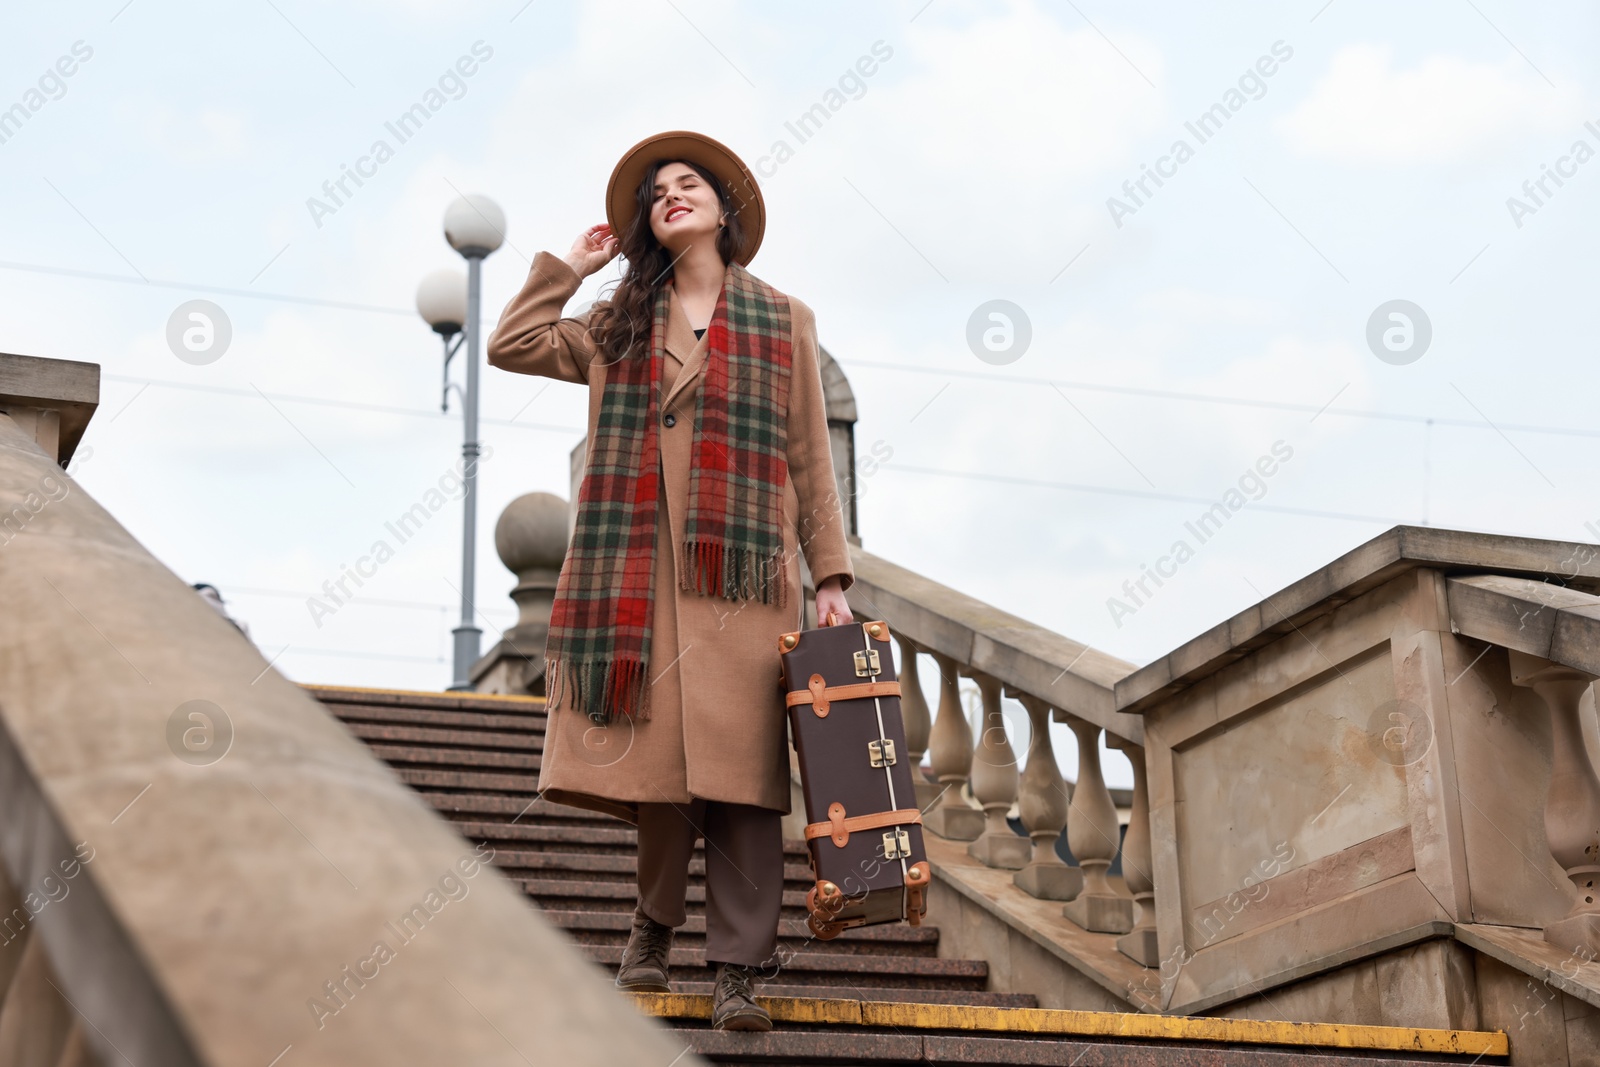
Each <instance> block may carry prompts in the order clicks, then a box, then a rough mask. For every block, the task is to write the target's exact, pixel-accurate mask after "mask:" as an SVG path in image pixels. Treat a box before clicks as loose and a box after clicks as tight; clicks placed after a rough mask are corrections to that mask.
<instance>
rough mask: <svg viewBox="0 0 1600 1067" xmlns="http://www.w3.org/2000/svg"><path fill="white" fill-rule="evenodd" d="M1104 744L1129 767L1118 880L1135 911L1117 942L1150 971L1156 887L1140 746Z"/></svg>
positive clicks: (1156, 958)
mask: <svg viewBox="0 0 1600 1067" xmlns="http://www.w3.org/2000/svg"><path fill="white" fill-rule="evenodd" d="M1106 744H1108V745H1110V746H1111V747H1112V748H1118V749H1121V750H1122V751H1123V752H1125V753H1127V756H1128V762H1129V763H1132V764H1133V812H1132V813H1131V814H1130V815H1129V817H1128V836H1127V837H1125V838H1123V839H1122V880H1123V881H1125V882H1127V883H1128V892H1129V893H1131V894H1133V904H1134V907H1135V909H1136V910H1137V915H1136V916H1135V920H1136V921H1135V922H1134V924H1133V929H1132V930H1130V931H1129V932H1128V933H1126V934H1124V935H1123V936H1121V937H1119V938H1117V948H1118V949H1120V950H1121V952H1122V954H1123V955H1124V956H1127V957H1128V958H1129V959H1131V960H1136V961H1137V962H1139V963H1141V964H1143V965H1144V966H1146V967H1154V966H1156V965H1157V964H1159V963H1160V962H1161V954H1160V953H1159V952H1158V951H1157V949H1156V883H1155V878H1154V877H1153V875H1152V873H1151V869H1152V863H1153V861H1152V858H1151V855H1150V789H1149V786H1148V785H1147V784H1146V783H1145V777H1144V774H1145V771H1144V746H1143V745H1136V744H1134V743H1133V742H1132V741H1129V740H1127V739H1126V738H1121V737H1117V736H1115V735H1112V734H1107V735H1106Z"/></svg>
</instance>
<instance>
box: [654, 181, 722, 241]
mask: <svg viewBox="0 0 1600 1067" xmlns="http://www.w3.org/2000/svg"><path fill="white" fill-rule="evenodd" d="M721 223H722V208H721V205H720V204H719V203H718V202H717V194H716V191H715V190H713V189H712V188H711V186H710V185H709V184H707V183H706V180H705V179H704V178H702V177H700V175H699V174H698V173H697V172H696V171H695V169H694V168H693V167H691V166H689V165H688V164H686V163H668V164H667V165H666V166H664V167H662V168H661V169H660V170H658V171H656V185H655V190H654V192H653V193H652V194H651V200H650V232H651V233H653V234H655V235H656V240H657V241H660V242H661V246H662V247H663V248H665V249H666V250H667V251H668V252H670V253H672V256H673V258H675V259H676V258H677V256H678V255H679V254H680V253H681V252H682V251H683V250H684V249H686V248H688V247H689V246H690V245H692V244H694V243H695V242H696V241H701V240H705V241H712V242H715V241H716V237H717V230H718V228H719V227H720V225H721Z"/></svg>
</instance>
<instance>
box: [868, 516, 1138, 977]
mask: <svg viewBox="0 0 1600 1067" xmlns="http://www.w3.org/2000/svg"><path fill="white" fill-rule="evenodd" d="M851 559H852V563H853V565H854V570H855V582H854V584H853V585H852V586H851V587H850V589H849V591H848V592H847V593H846V597H847V599H848V600H849V601H850V606H851V611H852V612H853V613H854V614H855V615H856V616H857V617H859V618H874V619H883V620H884V621H886V622H887V623H888V624H889V630H890V633H891V634H893V635H894V638H895V640H896V641H897V643H898V645H899V651H900V656H899V660H900V676H901V682H902V687H903V689H904V691H905V693H904V696H903V698H902V700H901V709H902V713H903V715H904V717H905V720H906V737H907V746H908V747H909V748H910V749H911V752H910V754H909V758H910V759H911V761H912V764H913V766H917V765H919V764H920V763H921V761H922V758H923V755H924V754H925V753H926V754H927V755H928V757H929V760H930V763H931V765H932V769H933V773H934V775H935V776H936V777H937V779H938V783H937V784H934V783H929V782H920V781H919V782H918V787H919V790H918V800H919V803H920V804H921V806H922V807H923V808H924V814H923V824H924V826H925V827H926V828H927V829H928V830H929V831H931V832H932V833H935V834H937V835H939V836H940V837H943V838H946V839H948V840H954V841H970V842H971V844H970V845H968V852H969V854H970V855H971V856H973V857H974V858H976V859H977V860H979V861H980V862H982V863H984V864H986V865H988V866H990V867H995V868H1000V869H1006V870H1013V871H1015V872H1016V874H1015V875H1014V876H1013V882H1014V884H1015V886H1016V887H1017V889H1018V891H1020V892H1023V893H1027V894H1029V895H1030V896H1033V897H1037V898H1040V899H1044V900H1061V901H1065V902H1066V903H1065V905H1064V908H1063V914H1064V915H1065V916H1066V917H1067V918H1068V919H1070V920H1071V921H1072V922H1074V923H1076V924H1078V925H1079V926H1081V927H1083V928H1084V929H1085V930H1089V931H1092V932H1096V933H1109V934H1120V935H1124V936H1122V937H1121V938H1120V940H1119V941H1118V943H1117V947H1118V948H1119V949H1121V950H1122V952H1123V953H1124V954H1126V955H1127V956H1129V957H1131V958H1132V959H1134V960H1136V961H1137V962H1139V963H1140V964H1142V965H1143V966H1146V967H1153V966H1155V965H1156V963H1157V962H1158V961H1157V957H1156V944H1155V926H1154V921H1155V909H1154V888H1155V887H1154V880H1153V878H1151V876H1150V870H1151V859H1150V827H1149V803H1148V799H1147V798H1146V799H1141V798H1144V797H1145V792H1144V790H1145V787H1144V780H1145V778H1144V752H1143V748H1142V745H1143V741H1144V723H1143V720H1142V719H1141V718H1140V717H1139V716H1137V715H1127V714H1123V713H1121V712H1118V711H1117V710H1116V706H1115V695H1114V687H1115V685H1116V682H1117V680H1118V679H1120V678H1122V677H1123V676H1124V675H1126V674H1128V673H1129V672H1130V671H1132V670H1133V669H1134V668H1133V665H1132V664H1130V663H1127V662H1124V661H1123V660H1119V659H1116V658H1115V657H1112V656H1108V655H1106V654H1105V653H1103V652H1099V651H1097V650H1095V649H1093V648H1090V647H1088V646H1087V645H1084V644H1081V643H1079V642H1077V641H1073V640H1071V639H1070V638H1067V637H1063V636H1061V635H1060V634H1057V633H1053V632H1051V631H1050V630H1047V629H1045V628H1044V627H1042V626H1037V625H1035V624H1033V623H1030V622H1027V621H1026V620H1024V619H1020V618H1018V617H1016V616H1015V615H1011V614H1008V613H1007V612H1004V611H1001V610H999V609H997V608H994V607H992V606H990V605H988V604H985V603H983V602H982V601H980V600H977V599H975V598H974V597H971V596H968V595H966V594H964V593H959V592H957V591H956V590H954V589H951V588H949V587H948V586H944V585H941V584H939V583H938V582H935V581H932V580H931V579H928V578H926V577H923V576H922V575H919V574H916V573H914V572H912V571H908V570H906V569H905V568H903V567H898V566H896V565H895V564H893V563H890V562H889V561H887V560H885V559H882V558H880V557H878V556H875V555H873V554H872V553H870V552H867V551H865V550H863V549H861V548H860V547H859V546H852V548H851ZM921 653H927V654H928V655H929V656H930V657H931V658H932V660H933V662H934V663H935V664H936V665H937V667H938V668H939V694H940V696H939V703H938V710H937V714H936V715H935V716H934V717H933V718H932V721H931V722H930V721H929V712H928V706H927V703H926V701H925V699H924V698H923V694H922V689H921V686H920V684H919V679H920V668H919V666H918V660H919V657H920V654H921ZM960 675H966V676H968V677H971V678H972V679H973V680H974V681H975V682H976V683H977V686H978V691H979V693H980V694H981V696H982V702H983V715H982V720H981V724H982V729H981V730H980V732H979V734H978V736H977V738H974V737H973V736H972V730H971V727H970V726H969V724H968V722H967V718H966V715H965V714H964V712H963V709H962V706H961V699H960V687H959V681H958V677H959V676H960ZM1002 694H1004V695H1006V696H1010V697H1013V698H1015V699H1017V700H1018V701H1020V702H1021V703H1022V705H1023V707H1024V708H1025V709H1026V710H1027V712H1028V717H1029V721H1030V723H1031V724H1032V728H1031V730H1030V735H1031V736H1030V740H1029V749H1028V760H1027V764H1026V769H1025V771H1024V772H1023V773H1022V774H1021V775H1019V774H1018V772H1017V766H1016V764H1017V761H1016V758H1015V755H1014V753H1013V752H1012V748H1011V742H1010V740H1009V739H1008V738H1007V736H1006V731H1005V726H1004V722H1003V719H1002V717H1001V704H1000V700H1001V696H1002ZM1052 715H1053V716H1054V718H1055V719H1056V720H1057V721H1062V722H1065V723H1067V724H1068V725H1069V726H1070V727H1071V728H1072V730H1073V732H1074V733H1075V734H1076V735H1077V738H1078V766H1079V774H1078V781H1077V783H1076V784H1075V786H1074V787H1073V789H1072V791H1071V801H1070V803H1069V802H1068V800H1067V795H1068V794H1067V790H1066V785H1065V783H1064V782H1063V781H1062V779H1061V774H1060V772H1059V771H1058V770H1057V768H1056V759H1055V753H1054V750H1053V748H1052V746H1051V742H1050V730H1049V723H1050V719H1051V717H1052ZM1102 732H1104V733H1105V734H1106V736H1107V743H1108V744H1109V745H1110V746H1111V747H1113V748H1119V749H1122V750H1124V751H1125V752H1126V753H1127V754H1128V756H1129V759H1130V760H1131V762H1132V763H1133V766H1134V774H1135V782H1134V790H1133V810H1132V815H1131V819H1132V822H1130V825H1129V827H1128V835H1127V845H1126V846H1123V845H1122V844H1121V840H1120V828H1119V826H1118V820H1117V809H1116V806H1115V804H1114V803H1113V801H1112V797H1111V793H1110V791H1109V790H1108V789H1107V788H1106V784H1105V779H1104V777H1103V776H1102V774H1101V771H1100V735H1101V733H1102ZM919 777H920V775H919ZM964 787H970V789H971V792H972V796H973V798H974V800H975V801H976V802H977V803H978V805H979V806H980V807H981V808H982V811H981V812H980V811H978V810H976V809H975V808H973V807H972V806H971V805H969V804H968V803H967V802H966V801H965V799H964V798H963V788H964ZM1013 803H1015V804H1017V806H1018V809H1019V812H1020V815H1021V818H1022V823H1023V826H1024V828H1025V829H1026V830H1027V831H1028V835H1029V836H1028V838H1023V837H1019V836H1018V835H1017V834H1015V833H1013V832H1012V831H1011V829H1010V827H1009V825H1008V824H1007V822H1006V813H1007V812H1008V811H1009V810H1010V808H1011V806H1012V804H1013ZM1063 829H1065V830H1066V833H1067V844H1068V846H1069V847H1070V848H1071V850H1072V854H1073V855H1074V856H1075V857H1076V858H1077V859H1078V861H1079V864H1080V867H1078V868H1072V867H1068V866H1067V865H1066V864H1065V863H1063V862H1062V861H1061V859H1060V858H1059V857H1058V856H1057V855H1056V851H1055V844H1056V840H1057V839H1058V838H1059V837H1060V835H1061V832H1062V830H1063ZM1030 839H1031V842H1030ZM1119 849H1120V850H1121V851H1122V852H1123V864H1124V868H1125V871H1126V875H1127V878H1126V882H1127V886H1128V890H1123V889H1122V888H1120V887H1118V886H1116V885H1115V884H1113V883H1112V882H1110V881H1109V880H1108V879H1107V874H1106V872H1107V869H1108V868H1109V867H1110V866H1111V864H1112V863H1113V862H1114V861H1115V860H1116V858H1117V854H1118V851H1119ZM1129 890H1131V893H1132V895H1130V892H1129ZM1135 901H1138V903H1139V904H1140V906H1139V907H1138V908H1135V906H1134V905H1135Z"/></svg>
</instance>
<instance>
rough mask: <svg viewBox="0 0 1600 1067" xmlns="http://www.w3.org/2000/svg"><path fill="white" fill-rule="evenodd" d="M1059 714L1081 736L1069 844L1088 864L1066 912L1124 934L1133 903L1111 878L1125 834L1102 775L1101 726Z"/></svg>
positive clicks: (1086, 924) (1098, 929)
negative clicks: (1109, 875) (1119, 846)
mask: <svg viewBox="0 0 1600 1067" xmlns="http://www.w3.org/2000/svg"><path fill="white" fill-rule="evenodd" d="M1058 714H1059V715H1061V716H1062V717H1064V718H1065V719H1066V720H1067V725H1068V726H1071V727H1072V732H1073V733H1074V734H1076V735H1077V736H1078V783H1077V785H1076V786H1074V787H1073V790H1072V807H1071V808H1070V809H1069V810H1068V812H1067V845H1068V846H1069V847H1070V848H1071V849H1072V854H1073V855H1074V856H1076V857H1077V858H1078V864H1079V865H1080V866H1081V867H1082V868H1083V891H1082V892H1081V893H1079V894H1078V895H1077V896H1076V897H1074V898H1072V900H1071V901H1069V902H1068V903H1067V905H1066V906H1065V907H1064V908H1062V909H1061V913H1062V914H1063V915H1065V916H1066V917H1067V918H1069V919H1071V920H1072V921H1073V922H1075V923H1077V924H1078V925H1079V926H1081V927H1083V928H1084V929H1085V930H1089V931H1092V932H1094V933H1097V934H1125V933H1127V932H1128V931H1129V930H1132V929H1133V901H1132V899H1130V898H1128V897H1125V896H1122V895H1121V894H1119V893H1118V892H1117V891H1116V890H1114V889H1113V888H1112V887H1111V883H1110V882H1109V881H1107V880H1106V871H1107V870H1108V869H1109V868H1110V867H1111V861H1112V860H1114V859H1116V858H1117V849H1118V845H1119V842H1120V838H1121V833H1120V830H1119V828H1118V826H1117V808H1116V805H1115V804H1113V803H1112V802H1111V791H1110V790H1109V789H1107V788H1106V780H1105V778H1104V777H1103V776H1102V775H1101V773H1100V727H1098V726H1096V725H1095V724H1094V723H1091V722H1086V721H1084V720H1083V719H1080V718H1078V717H1076V716H1074V715H1068V714H1067V713H1066V712H1058Z"/></svg>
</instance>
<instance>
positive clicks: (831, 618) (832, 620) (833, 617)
mask: <svg viewBox="0 0 1600 1067" xmlns="http://www.w3.org/2000/svg"><path fill="white" fill-rule="evenodd" d="M822 625H824V626H838V625H839V613H838V612H837V611H830V612H828V617H827V618H826V619H824V620H823V622H822Z"/></svg>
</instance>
